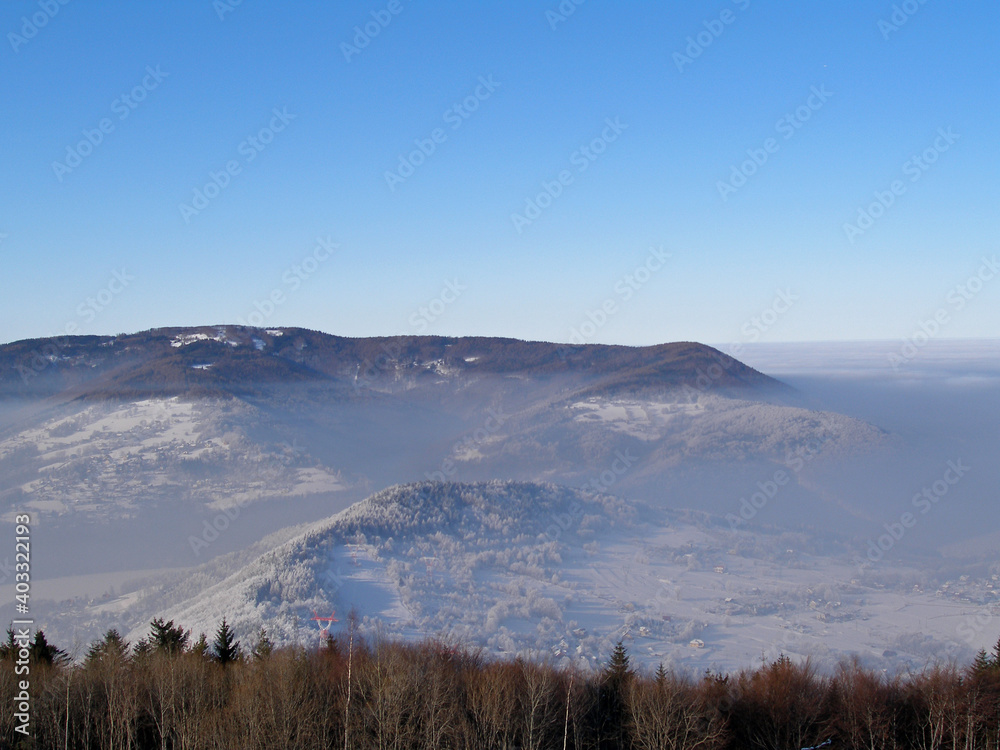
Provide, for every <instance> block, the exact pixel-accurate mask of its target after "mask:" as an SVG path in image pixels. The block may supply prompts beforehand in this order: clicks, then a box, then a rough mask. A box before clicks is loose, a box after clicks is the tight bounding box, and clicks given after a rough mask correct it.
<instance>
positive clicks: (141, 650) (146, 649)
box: [132, 638, 153, 659]
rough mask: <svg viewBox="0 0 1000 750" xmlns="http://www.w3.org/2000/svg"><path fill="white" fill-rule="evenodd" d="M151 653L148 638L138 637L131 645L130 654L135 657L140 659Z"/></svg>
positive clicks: (151, 647) (151, 649)
mask: <svg viewBox="0 0 1000 750" xmlns="http://www.w3.org/2000/svg"><path fill="white" fill-rule="evenodd" d="M151 653H153V646H152V644H151V643H150V642H149V639H148V638H140V639H139V640H137V641H136V642H135V645H134V646H133V647H132V655H133V656H134V657H135V658H137V659H142V658H143V657H146V656H149V655H150V654H151Z"/></svg>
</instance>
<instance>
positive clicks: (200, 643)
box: [191, 633, 208, 656]
mask: <svg viewBox="0 0 1000 750" xmlns="http://www.w3.org/2000/svg"><path fill="white" fill-rule="evenodd" d="M191 653H192V654H195V655H196V656H205V655H206V654H207V653H208V637H207V636H206V635H205V634H204V633H202V634H201V635H199V636H198V640H197V641H195V644H194V645H193V646H192V647H191Z"/></svg>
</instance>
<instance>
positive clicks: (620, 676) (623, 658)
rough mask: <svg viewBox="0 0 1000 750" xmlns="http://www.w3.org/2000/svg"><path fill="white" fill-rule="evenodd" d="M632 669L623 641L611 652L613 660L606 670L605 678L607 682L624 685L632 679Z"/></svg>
mask: <svg viewBox="0 0 1000 750" xmlns="http://www.w3.org/2000/svg"><path fill="white" fill-rule="evenodd" d="M632 674H633V672H632V668H631V667H630V666H629V657H628V650H626V648H625V646H624V645H623V644H622V642H621V641H618V643H617V644H616V645H615V648H614V650H613V651H612V652H611V660H610V661H609V662H608V666H607V667H605V668H604V678H605V680H606V681H610V682H615V683H617V684H619V685H622V686H624V684H625V683H626V682H627V681H628V680H629V679H630V678H631V677H632Z"/></svg>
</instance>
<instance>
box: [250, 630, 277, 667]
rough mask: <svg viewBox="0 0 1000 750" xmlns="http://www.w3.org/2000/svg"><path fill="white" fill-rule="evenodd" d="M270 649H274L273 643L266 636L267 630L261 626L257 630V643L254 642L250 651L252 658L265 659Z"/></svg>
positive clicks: (269, 653)
mask: <svg viewBox="0 0 1000 750" xmlns="http://www.w3.org/2000/svg"><path fill="white" fill-rule="evenodd" d="M272 651H274V644H273V643H272V642H271V639H270V638H268V637H267V631H266V630H264V628H261V629H260V630H259V631H258V632H257V643H255V644H254V647H253V649H251V651H250V653H251V654H252V655H253V658H254V659H256V660H257V661H262V660H264V659H267V658H268V657H269V656H270V655H271V652H272Z"/></svg>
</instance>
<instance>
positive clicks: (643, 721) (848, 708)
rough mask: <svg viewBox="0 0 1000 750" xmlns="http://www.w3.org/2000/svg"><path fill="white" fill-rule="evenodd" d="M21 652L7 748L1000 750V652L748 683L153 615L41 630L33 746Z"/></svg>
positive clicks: (6, 695)
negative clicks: (132, 629)
mask: <svg viewBox="0 0 1000 750" xmlns="http://www.w3.org/2000/svg"><path fill="white" fill-rule="evenodd" d="M17 652H18V644H16V643H15V641H14V634H13V631H8V638H7V640H6V642H4V643H3V644H0V747H11V748H79V749H80V750H91V749H92V748H93V749H96V748H101V749H107V750H132V749H133V748H158V749H159V750H168V749H169V750H175V749H176V750H181V749H184V750H196V749H200V748H206V749H207V748H227V749H228V748H243V749H245V750H255V749H257V748H259V749H260V750H264V749H265V748H266V749H268V750H272V749H274V748H288V749H292V748H295V749H296V750H304V749H307V748H345V749H348V750H350V749H356V750H362V749H364V750H367V749H368V748H377V749H379V750H383V749H389V748H393V749H395V748H399V749H402V748H408V749H409V748H414V749H417V748H455V749H459V748H460V749H463V750H465V749H468V750H491V749H496V750H515V748H516V749H522V748H523V749H525V750H529V749H530V750H542V749H547V748H553V749H562V750H570V749H571V748H572V749H573V750H582V749H584V748H587V749H592V750H610V749H614V750H624V749H626V748H627V749H629V750H661V749H663V750H681V749H682V748H684V749H697V750H727V749H729V748H733V749H735V748H740V749H746V748H760V749H761V750H763V749H764V748H767V749H768V750H784V749H786V748H787V749H788V750H800V749H801V748H816V747H829V748H831V750H836V748H857V749H864V750H875V749H876V748H878V749H880V750H881V749H882V748H919V749H926V750H931V749H933V750H938V749H940V748H949V749H951V750H957V749H958V748H965V749H967V750H970V749H973V748H975V749H976V750H995V749H998V748H1000V641H998V643H997V646H996V648H995V649H994V652H993V653H992V654H988V653H986V652H985V651H984V652H980V654H979V656H978V657H977V658H976V660H975V661H974V662H973V663H972V664H971V665H968V666H967V667H965V668H959V667H957V666H955V665H937V666H932V667H928V668H927V669H925V670H923V671H921V672H919V673H915V674H908V675H906V676H891V675H887V674H886V673H883V672H881V671H873V670H869V669H865V668H864V667H862V666H861V665H860V664H859V663H858V662H857V661H856V660H855V661H851V662H844V663H842V664H840V665H839V667H838V668H837V669H836V670H835V671H834V672H833V673H831V674H825V675H824V674H820V673H818V671H817V670H816V669H814V668H813V667H812V666H811V665H810V664H809V663H808V662H806V663H803V664H798V663H794V662H792V661H791V660H790V659H789V658H787V657H785V656H781V657H779V658H778V659H776V660H775V661H773V662H770V663H764V664H762V665H761V666H760V667H758V668H756V669H745V670H743V671H740V672H738V673H733V674H718V673H713V672H706V673H704V674H703V675H701V676H697V677H693V676H689V675H682V674H677V673H674V672H671V671H668V670H666V669H664V667H663V666H662V665H661V666H660V667H659V668H658V669H657V670H656V671H655V672H646V671H643V670H640V669H636V668H635V667H634V666H633V665H632V664H631V663H630V659H629V655H628V652H627V649H626V648H625V646H624V645H623V644H621V643H619V644H618V646H617V647H616V648H615V649H614V651H613V652H612V653H611V654H610V656H609V659H608V661H607V663H606V664H605V665H604V666H603V668H602V669H600V670H589V671H578V670H574V669H566V668H560V667H557V666H555V665H553V664H551V663H547V662H545V661H537V660H530V659H524V658H516V659H499V660H498V659H490V658H487V657H486V656H485V655H484V654H483V653H482V652H480V651H476V650H469V649H463V648H456V647H452V646H449V645H448V644H445V643H441V642H437V641H426V642H422V643H402V642H394V641H389V640H385V639H374V640H366V639H364V638H361V637H359V636H358V635H357V634H356V633H355V632H354V628H353V627H349V628H348V629H346V631H345V632H344V633H341V634H339V635H337V636H336V637H327V638H326V640H325V643H324V644H322V645H321V646H318V647H313V648H303V647H301V646H299V647H283V648H275V647H274V645H273V644H272V643H271V641H270V639H269V638H268V637H267V633H266V632H265V631H264V630H261V631H260V632H259V633H258V634H257V636H256V638H255V639H254V643H253V644H251V645H243V644H241V643H240V642H239V641H238V640H237V639H236V637H235V635H234V633H233V631H232V628H231V627H230V626H229V624H228V623H227V622H226V621H225V620H223V621H222V623H221V624H220V626H219V628H218V630H217V631H216V633H215V637H214V638H213V639H212V641H211V642H209V640H208V639H207V638H206V637H205V636H204V635H202V636H201V637H200V638H198V639H197V640H192V638H191V633H190V631H186V630H184V629H183V628H182V627H180V626H178V625H175V624H174V622H173V621H164V620H162V619H157V620H153V622H152V623H151V624H150V632H149V634H148V636H146V637H145V638H142V639H140V640H139V641H138V642H137V643H135V644H129V643H127V642H126V641H125V640H124V639H123V638H122V636H121V635H120V634H119V633H118V632H117V631H115V630H110V631H108V632H107V634H106V635H105V636H104V638H102V639H101V640H99V641H97V642H95V643H94V644H92V645H91V646H90V648H89V649H88V651H87V653H86V655H85V656H83V658H82V659H80V660H78V661H74V660H72V659H71V658H70V657H69V656H68V655H67V654H66V653H65V652H64V651H63V650H61V649H59V648H58V647H56V646H54V645H52V644H49V643H48V642H47V640H46V638H45V636H44V633H42V632H41V631H38V632H36V633H35V636H34V640H33V641H32V642H31V646H30V654H29V658H30V662H31V687H30V691H31V713H32V719H31V737H29V738H24V737H22V736H21V735H20V734H18V733H16V732H15V731H14V727H15V718H14V713H15V709H14V707H13V706H14V696H15V692H16V690H17V683H18V680H19V679H21V678H19V677H18V676H17V675H16V674H15V663H16V658H15V657H16V655H17Z"/></svg>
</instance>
